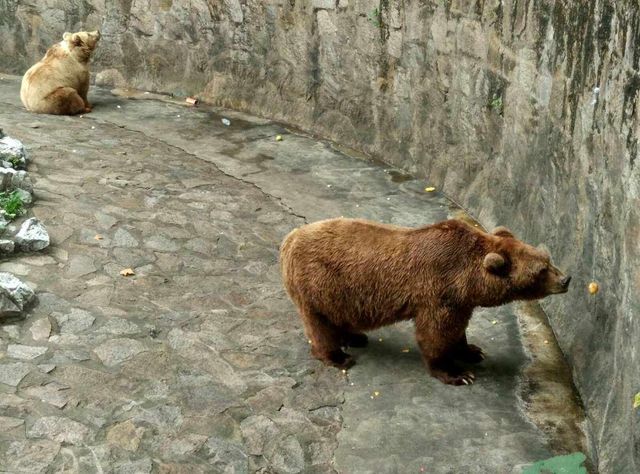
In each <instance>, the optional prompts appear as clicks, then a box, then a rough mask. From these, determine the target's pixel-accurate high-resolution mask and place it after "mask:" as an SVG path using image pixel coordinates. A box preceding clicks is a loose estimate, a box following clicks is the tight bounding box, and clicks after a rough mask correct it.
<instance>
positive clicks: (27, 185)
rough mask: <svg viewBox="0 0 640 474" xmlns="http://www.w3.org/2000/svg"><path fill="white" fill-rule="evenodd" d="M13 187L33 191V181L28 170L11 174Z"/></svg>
mask: <svg viewBox="0 0 640 474" xmlns="http://www.w3.org/2000/svg"><path fill="white" fill-rule="evenodd" d="M11 188H12V189H15V190H19V189H20V190H23V191H25V192H31V191H33V183H31V178H29V174H28V173H27V172H26V171H23V170H18V171H16V172H15V173H14V174H13V175H12V176H11Z"/></svg>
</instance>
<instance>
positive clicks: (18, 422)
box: [0, 416, 24, 433]
mask: <svg viewBox="0 0 640 474" xmlns="http://www.w3.org/2000/svg"><path fill="white" fill-rule="evenodd" d="M23 424H24V420H23V419H22V418H12V417H10V416H0V433H6V432H7V431H9V430H12V429H14V428H17V427H18V426H22V425H23Z"/></svg>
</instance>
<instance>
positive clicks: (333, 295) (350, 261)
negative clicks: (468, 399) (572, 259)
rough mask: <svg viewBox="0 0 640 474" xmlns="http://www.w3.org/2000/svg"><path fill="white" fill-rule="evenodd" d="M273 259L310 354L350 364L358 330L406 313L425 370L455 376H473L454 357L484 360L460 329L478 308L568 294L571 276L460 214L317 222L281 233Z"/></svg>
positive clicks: (501, 231)
mask: <svg viewBox="0 0 640 474" xmlns="http://www.w3.org/2000/svg"><path fill="white" fill-rule="evenodd" d="M280 265H281V271H282V277H283V280H284V285H285V287H286V289H287V292H288V293H289V296H290V297H291V299H292V300H293V302H294V303H295V304H296V306H297V307H298V311H299V313H300V316H301V317H302V321H303V323H304V327H305V331H306V334H307V336H308V338H309V339H310V341H311V352H312V354H313V356H314V357H316V358H318V359H320V360H322V361H323V362H324V363H326V364H329V365H334V366H337V367H341V368H347V367H350V366H351V365H352V364H353V359H352V358H351V356H349V355H348V354H346V353H345V352H344V351H343V350H342V347H344V346H352V347H362V346H364V345H366V344H367V336H366V335H364V334H363V333H362V331H368V330H371V329H375V328H379V327H381V326H386V325H388V324H392V323H395V322H398V321H402V320H409V319H413V320H414V321H415V329H416V338H417V341H418V345H419V346H420V350H421V352H422V356H423V359H424V361H425V362H426V364H427V366H428V368H429V371H430V373H431V375H433V376H434V377H436V378H438V379H439V380H441V381H442V382H444V383H447V384H454V385H461V384H469V383H473V380H474V376H473V374H472V373H470V372H467V371H464V370H462V369H461V368H460V367H459V366H457V365H456V364H455V361H456V360H458V361H462V362H469V363H476V362H480V361H481V360H483V359H484V353H483V351H482V350H481V349H480V348H479V347H477V346H474V345H472V344H468V343H467V337H466V334H465V331H466V329H467V326H468V324H469V319H470V318H471V314H472V312H473V309H474V308H475V307H477V306H482V307H490V306H499V305H503V304H505V303H508V302H510V301H515V300H533V299H539V298H544V297H545V296H547V295H551V294H556V293H565V292H566V291H567V290H568V288H569V282H570V280H571V277H570V276H565V275H564V274H563V273H562V272H561V271H560V270H558V269H557V268H556V267H554V266H553V265H552V263H551V260H550V256H549V254H548V253H547V252H546V251H544V250H540V249H536V248H534V247H532V246H530V245H527V244H525V243H524V242H521V241H520V240H518V239H516V238H515V237H514V236H513V234H512V233H511V232H510V231H509V230H508V229H506V228H504V227H498V228H497V229H495V230H494V231H493V232H492V233H486V232H483V231H482V230H479V229H477V228H475V227H472V226H470V225H468V224H466V223H464V222H461V221H458V220H448V221H444V222H440V223H438V224H434V225H429V226H425V227H421V228H417V229H412V228H406V227H396V226H392V225H383V224H378V223H375V222H369V221H365V220H355V219H342V218H340V219H331V220H325V221H320V222H315V223H313V224H308V225H305V226H302V227H300V228H299V229H296V230H294V231H293V232H291V233H290V234H289V235H287V236H286V237H285V239H284V241H283V243H282V246H281V249H280Z"/></svg>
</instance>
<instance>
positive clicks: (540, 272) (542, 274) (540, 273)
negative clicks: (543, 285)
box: [538, 267, 549, 276]
mask: <svg viewBox="0 0 640 474" xmlns="http://www.w3.org/2000/svg"><path fill="white" fill-rule="evenodd" d="M547 273H549V269H548V268H547V267H542V268H541V269H540V271H539V272H538V275H540V276H545V275H546V274H547Z"/></svg>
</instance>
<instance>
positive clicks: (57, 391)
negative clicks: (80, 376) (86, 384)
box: [24, 366, 70, 409]
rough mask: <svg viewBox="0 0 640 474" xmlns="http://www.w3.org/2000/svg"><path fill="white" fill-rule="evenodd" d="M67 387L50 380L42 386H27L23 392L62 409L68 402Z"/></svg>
mask: <svg viewBox="0 0 640 474" xmlns="http://www.w3.org/2000/svg"><path fill="white" fill-rule="evenodd" d="M39 367H40V366H39ZM54 367H55V366H54ZM68 389H69V387H68V386H66V385H62V384H60V383H58V382H51V383H48V384H46V385H42V386H36V387H28V388H26V389H25V390H24V394H25V395H26V396H28V397H31V398H37V399H38V400H40V401H42V402H45V403H48V404H50V405H53V406H55V407H56V408H60V409H62V408H64V407H65V406H66V405H67V403H68V402H69V397H70V395H69V392H68Z"/></svg>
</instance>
